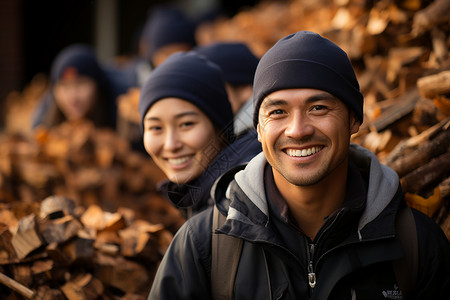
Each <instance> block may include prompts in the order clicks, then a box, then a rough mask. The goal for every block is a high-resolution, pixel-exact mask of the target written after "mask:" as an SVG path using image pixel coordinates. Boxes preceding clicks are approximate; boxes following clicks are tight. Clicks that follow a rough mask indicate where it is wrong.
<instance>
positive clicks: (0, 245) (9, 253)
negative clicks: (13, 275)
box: [0, 223, 17, 265]
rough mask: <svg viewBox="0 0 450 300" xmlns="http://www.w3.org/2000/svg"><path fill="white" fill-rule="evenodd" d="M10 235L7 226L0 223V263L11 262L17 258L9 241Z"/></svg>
mask: <svg viewBox="0 0 450 300" xmlns="http://www.w3.org/2000/svg"><path fill="white" fill-rule="evenodd" d="M12 237H13V236H12V233H11V232H10V231H9V230H8V226H6V225H5V224H2V223H0V265H1V264H7V263H11V262H13V261H15V260H16V259H17V255H16V251H15V250H14V247H12V243H11V240H12Z"/></svg>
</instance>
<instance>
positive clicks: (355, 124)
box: [349, 110, 361, 135]
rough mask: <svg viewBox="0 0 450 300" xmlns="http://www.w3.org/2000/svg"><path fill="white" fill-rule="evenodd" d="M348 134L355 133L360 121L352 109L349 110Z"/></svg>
mask: <svg viewBox="0 0 450 300" xmlns="http://www.w3.org/2000/svg"><path fill="white" fill-rule="evenodd" d="M349 121H350V122H349V124H350V135H352V134H355V133H357V132H358V131H359V127H360V126H361V121H360V120H359V119H358V118H357V117H356V115H355V112H354V111H353V110H351V111H350V120H349Z"/></svg>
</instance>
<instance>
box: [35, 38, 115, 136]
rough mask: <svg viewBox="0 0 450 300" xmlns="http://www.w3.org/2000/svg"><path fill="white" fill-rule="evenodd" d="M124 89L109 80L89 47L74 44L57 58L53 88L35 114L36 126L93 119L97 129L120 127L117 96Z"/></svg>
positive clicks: (52, 74) (51, 87) (51, 83)
mask: <svg viewBox="0 0 450 300" xmlns="http://www.w3.org/2000/svg"><path fill="white" fill-rule="evenodd" d="M122 92H123V90H122V89H120V88H119V85H116V84H114V82H113V81H112V80H111V79H110V78H109V77H108V75H107V73H106V72H105V70H104V69H103V68H102V66H101V65H100V63H99V61H98V60H97V58H96V56H95V54H94V52H93V49H92V48H91V47H90V46H88V45H83V44H74V45H70V46H68V47H66V48H65V49H63V50H62V51H61V52H60V53H59V54H58V55H57V57H56V58H55V60H54V62H53V64H52V67H51V74H50V86H49V89H48V91H47V92H46V94H45V96H44V97H43V99H42V100H41V102H40V104H38V107H37V110H36V111H35V113H34V116H33V120H32V127H33V128H35V127H37V126H39V125H44V126H46V127H49V128H50V127H53V126H56V125H58V124H61V123H63V122H65V121H69V122H73V121H78V120H81V119H88V120H91V121H92V122H93V123H94V125H95V126H97V127H109V128H113V129H114V128H115V127H116V97H117V96H118V95H119V94H120V93H122Z"/></svg>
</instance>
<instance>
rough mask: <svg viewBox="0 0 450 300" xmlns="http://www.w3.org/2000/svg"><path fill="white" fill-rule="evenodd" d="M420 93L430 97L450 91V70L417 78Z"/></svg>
mask: <svg viewBox="0 0 450 300" xmlns="http://www.w3.org/2000/svg"><path fill="white" fill-rule="evenodd" d="M417 88H418V89H419V92H420V94H421V95H422V96H423V97H425V98H429V99H433V98H434V97H437V96H439V95H445V94H448V93H450V71H442V72H440V73H438V74H433V75H429V76H425V77H421V78H419V79H418V80H417Z"/></svg>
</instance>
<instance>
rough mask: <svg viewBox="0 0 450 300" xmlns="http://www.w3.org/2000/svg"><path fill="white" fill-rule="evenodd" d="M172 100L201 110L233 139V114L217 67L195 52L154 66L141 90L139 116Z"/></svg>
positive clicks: (176, 54) (170, 58) (176, 55)
mask: <svg viewBox="0 0 450 300" xmlns="http://www.w3.org/2000/svg"><path fill="white" fill-rule="evenodd" d="M169 97H175V98H180V99H183V100H186V101H189V102H191V103H192V104H194V105H195V106H197V107H198V108H199V109H200V110H202V111H203V112H204V113H205V114H206V116H207V117H208V118H209V119H210V120H211V122H212V123H213V124H215V125H216V126H217V127H218V128H219V129H220V130H221V131H222V132H224V133H225V135H226V137H227V138H228V139H229V140H231V139H232V138H233V134H232V132H233V112H232V110H231V104H230V102H229V100H228V95H227V92H226V89H225V82H224V79H223V74H222V71H221V70H220V68H219V67H218V66H217V65H215V64H214V63H212V62H210V61H208V60H207V59H206V58H204V57H202V56H201V55H199V54H197V53H195V52H192V51H190V52H178V53H175V54H172V55H171V56H170V57H169V58H168V59H167V60H166V61H165V62H164V63H163V64H161V65H160V66H158V67H156V68H155V69H154V70H153V72H152V73H151V74H150V77H149V78H148V79H147V81H146V83H145V84H144V86H143V87H142V90H141V95H140V98H139V113H140V115H141V121H142V124H143V120H144V116H145V114H146V113H147V111H148V110H149V109H150V107H151V106H152V105H153V104H155V102H157V101H159V100H161V99H163V98H169Z"/></svg>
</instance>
